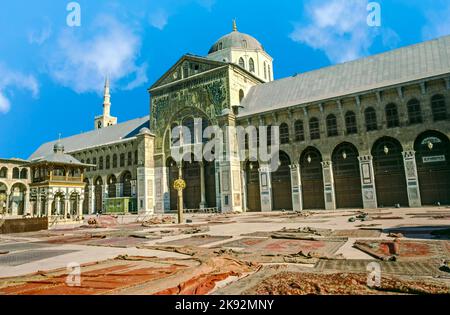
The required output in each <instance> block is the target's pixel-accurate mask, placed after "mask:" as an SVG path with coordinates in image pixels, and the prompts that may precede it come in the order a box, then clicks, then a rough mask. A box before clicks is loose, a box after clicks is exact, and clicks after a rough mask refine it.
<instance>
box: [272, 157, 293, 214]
mask: <svg viewBox="0 0 450 315" xmlns="http://www.w3.org/2000/svg"><path fill="white" fill-rule="evenodd" d="M279 156H280V163H279V166H278V169H277V170H276V171H275V172H273V173H272V200H273V210H292V209H293V207H292V185H291V168H290V167H289V166H290V165H291V159H290V158H289V156H288V155H287V154H286V153H285V152H283V151H280V155H279Z"/></svg>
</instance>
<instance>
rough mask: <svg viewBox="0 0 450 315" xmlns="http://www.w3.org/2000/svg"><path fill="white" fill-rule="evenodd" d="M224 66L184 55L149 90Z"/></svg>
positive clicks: (221, 63)
mask: <svg viewBox="0 0 450 315" xmlns="http://www.w3.org/2000/svg"><path fill="white" fill-rule="evenodd" d="M224 65H226V63H224V62H219V61H214V60H209V59H206V58H204V57H198V56H193V55H185V56H183V57H182V58H181V59H180V60H178V62H177V63H176V64H175V65H173V66H172V67H171V68H170V69H169V70H168V71H167V72H166V73H165V74H164V75H163V76H162V77H161V78H160V79H159V80H158V81H156V83H155V84H154V85H153V86H152V87H151V88H150V91H151V90H153V89H155V88H158V87H161V86H164V85H167V84H170V83H173V82H177V81H182V80H184V79H187V78H189V77H192V76H194V75H198V74H200V73H203V72H206V71H210V70H213V69H216V68H219V67H223V66H224Z"/></svg>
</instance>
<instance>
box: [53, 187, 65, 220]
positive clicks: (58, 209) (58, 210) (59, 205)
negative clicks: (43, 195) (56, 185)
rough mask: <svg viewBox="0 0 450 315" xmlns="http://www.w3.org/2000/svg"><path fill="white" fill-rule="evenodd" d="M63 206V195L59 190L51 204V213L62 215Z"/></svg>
mask: <svg viewBox="0 0 450 315" xmlns="http://www.w3.org/2000/svg"><path fill="white" fill-rule="evenodd" d="M64 208H65V195H64V194H63V193H61V192H57V193H56V194H55V198H54V200H53V204H52V215H54V216H60V215H64Z"/></svg>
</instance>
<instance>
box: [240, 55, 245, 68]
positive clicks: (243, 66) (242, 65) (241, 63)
mask: <svg viewBox="0 0 450 315" xmlns="http://www.w3.org/2000/svg"><path fill="white" fill-rule="evenodd" d="M239 66H241V67H242V68H244V69H245V61H244V58H242V57H241V58H239Z"/></svg>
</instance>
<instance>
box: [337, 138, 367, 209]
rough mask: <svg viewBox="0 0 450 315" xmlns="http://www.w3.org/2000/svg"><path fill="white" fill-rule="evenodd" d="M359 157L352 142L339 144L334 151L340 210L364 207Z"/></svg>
mask: <svg viewBox="0 0 450 315" xmlns="http://www.w3.org/2000/svg"><path fill="white" fill-rule="evenodd" d="M358 157H359V152H358V149H357V148H356V146H355V145H353V144H351V143H350V142H343V143H341V144H339V145H338V146H336V148H335V149H334V151H333V154H332V162H333V175H334V185H335V196H336V207H337V208H338V209H339V208H341V209H350V208H362V207H363V206H364V205H363V200H362V189H361V174H360V167H359V160H358Z"/></svg>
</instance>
